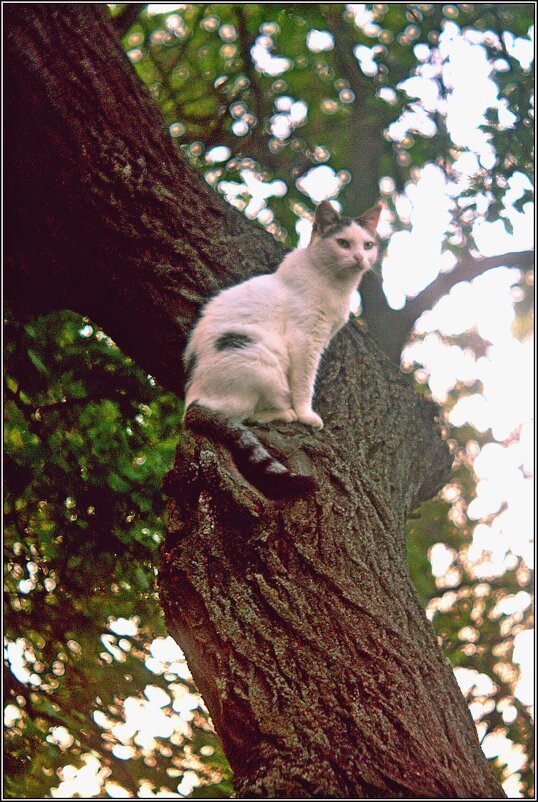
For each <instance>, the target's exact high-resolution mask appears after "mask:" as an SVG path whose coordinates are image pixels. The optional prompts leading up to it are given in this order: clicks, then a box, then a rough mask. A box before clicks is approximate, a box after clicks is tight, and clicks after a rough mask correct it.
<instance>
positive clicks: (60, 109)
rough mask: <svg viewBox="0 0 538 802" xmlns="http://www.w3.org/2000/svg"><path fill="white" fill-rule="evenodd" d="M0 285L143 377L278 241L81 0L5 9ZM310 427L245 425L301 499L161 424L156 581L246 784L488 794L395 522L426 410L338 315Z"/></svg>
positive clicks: (170, 369)
mask: <svg viewBox="0 0 538 802" xmlns="http://www.w3.org/2000/svg"><path fill="white" fill-rule="evenodd" d="M5 22H6V59H5V67H6V80H5V89H6V92H5V97H6V111H7V115H6V131H5V134H6V153H7V156H8V158H7V159H6V195H7V197H8V198H9V203H8V205H7V214H6V226H5V230H6V294H7V298H8V301H10V302H11V303H13V304H15V305H16V306H17V307H18V308H19V309H20V310H21V312H30V313H36V312H44V311H48V310H50V309H54V308H62V307H69V308H72V309H75V310H78V311H80V312H83V313H84V314H87V315H89V316H90V317H92V318H93V319H95V320H96V322H98V323H99V324H100V325H102V326H103V327H104V328H105V329H106V331H107V332H108V333H109V334H110V335H111V336H112V337H113V338H114V339H115V340H116V341H117V342H118V344H119V345H120V346H121V347H122V348H123V350H124V351H125V352H126V353H127V354H130V355H131V356H132V357H133V358H134V359H135V360H136V361H137V362H138V363H139V364H140V365H141V366H142V367H143V368H144V369H145V370H146V371H148V373H150V374H152V375H154V376H155V377H157V378H158V380H159V381H160V383H161V384H162V385H163V386H165V387H167V388H172V389H175V390H176V391H177V392H181V390H182V378H183V377H182V370H181V363H180V355H181V351H182V348H183V345H184V342H185V336H186V332H187V330H188V328H189V327H190V325H191V324H192V320H193V318H194V316H195V315H196V313H197V310H198V309H199V306H200V304H201V302H202V300H203V299H204V298H206V297H207V296H208V295H210V294H212V293H214V292H215V291H216V290H218V289H219V288H221V287H223V286H225V285H227V284H230V283H232V282H234V281H237V280H238V279H239V278H244V277H246V276H249V275H252V274H254V273H256V272H265V271H267V270H270V269H271V268H273V267H274V266H275V265H276V264H278V262H279V261H280V259H281V257H282V249H281V247H280V246H279V245H278V244H277V243H275V242H274V240H273V239H272V238H271V237H270V236H269V235H267V234H266V233H265V232H263V231H262V230H261V229H260V228H258V227H257V226H255V225H253V224H251V223H248V222H247V221H246V220H244V218H243V217H242V216H241V215H239V214H238V213H237V212H235V211H234V210H233V209H231V208H229V207H227V206H226V205H225V204H224V203H223V201H222V200H221V199H220V198H219V197H218V196H217V195H216V194H215V193H213V192H212V191H211V190H210V189H209V187H208V186H207V185H206V184H205V183H204V182H203V180H202V179H201V178H200V177H199V176H198V175H197V174H196V173H195V172H194V170H192V169H191V168H190V167H189V165H188V164H187V163H186V162H185V161H184V160H183V159H182V158H181V157H180V155H179V154H178V152H177V150H176V149H175V148H174V147H173V146H172V144H171V143H170V141H169V138H168V137H167V136H166V134H165V132H164V131H163V130H162V121H161V119H160V117H159V115H158V113H157V112H156V111H155V109H154V108H153V105H152V102H151V100H150V98H149V97H148V95H147V93H146V92H145V90H144V89H143V88H142V87H141V86H140V85H139V83H138V81H137V80H136V77H135V76H134V73H133V71H132V69H131V67H130V66H129V64H128V63H127V60H126V58H125V56H124V55H123V53H122V51H121V49H120V47H119V46H118V43H117V41H116V40H115V36H114V32H113V30H112V26H111V25H110V23H109V21H108V19H107V17H106V13H105V11H104V10H103V9H102V8H100V7H96V6H95V5H92V4H66V5H55V4H35V5H24V4H22V5H21V4H18V5H11V6H7V7H6V13H5ZM315 404H316V408H317V409H318V410H319V412H320V413H321V414H322V416H323V417H324V419H325V424H326V428H325V429H324V430H323V432H321V433H314V432H312V431H311V430H310V429H307V428H306V427H303V426H302V425H290V426H283V425H272V426H270V427H261V426H260V427H258V429H257V431H258V433H259V434H260V437H262V438H263V439H264V441H265V442H267V443H268V444H269V445H270V446H271V447H273V448H275V449H276V450H277V451H279V452H281V453H282V454H283V455H284V459H285V460H286V461H287V462H288V464H290V465H291V466H292V467H298V468H301V469H303V468H304V467H305V466H310V468H311V469H312V470H314V472H315V473H316V475H317V477H318V479H319V483H320V489H319V492H318V493H317V494H316V495H315V496H312V497H308V498H302V499H298V500H295V501H294V502H293V503H291V502H288V503H286V502H284V501H268V500H267V499H265V498H264V497H263V496H262V495H260V493H258V492H257V491H256V490H254V488H253V487H252V486H250V485H249V484H248V483H247V482H246V481H245V480H244V479H243V477H242V476H241V475H240V474H239V473H238V472H237V470H236V468H235V466H234V464H233V461H232V459H231V457H230V455H229V454H228V453H227V452H226V450H225V449H224V448H221V447H219V446H218V445H215V444H213V443H211V442H209V441H208V440H206V439H205V438H203V437H198V436H197V437H196V438H191V437H188V438H186V439H184V440H183V441H182V443H180V446H179V448H178V452H177V458H176V467H175V470H174V472H173V473H172V474H171V477H170V480H169V482H168V486H169V492H170V493H171V494H173V498H172V500H171V501H170V509H169V532H168V538H167V542H166V544H165V546H164V548H163V552H162V561H161V570H160V580H159V581H160V589H161V597H162V602H163V607H164V610H165V614H166V618H167V622H168V626H169V629H170V632H171V634H172V635H173V636H174V637H176V639H177V640H178V643H179V644H180V645H181V646H182V648H183V649H184V651H185V653H186V655H187V658H188V660H189V664H190V667H191V670H192V672H193V675H194V677H195V680H196V682H197V684H198V686H199V688H200V690H201V692H202V694H203V696H204V699H205V701H206V703H207V706H208V708H209V711H210V713H211V716H212V718H213V721H214V722H215V725H216V728H217V730H218V732H219V734H220V736H221V738H222V740H223V742H224V745H225V748H226V752H227V755H228V757H229V759H230V763H231V765H232V768H233V769H234V772H235V777H236V786H237V791H238V794H239V795H240V796H243V797H294V796H297V797H312V796H321V797H342V796H344V797H345V796H355V797H365V798H369V797H462V798H463V797H468V796H470V797H489V798H495V797H500V796H503V793H502V790H501V788H500V786H499V785H498V783H497V782H496V780H495V779H494V778H493V776H492V774H491V772H490V769H489V767H488V764H487V762H486V760H485V758H484V757H483V755H482V752H481V750H480V747H479V745H478V741H477V737H476V732H475V728H474V725H473V722H472V720H471V718H470V716H469V713H468V711H467V708H466V705H465V702H464V700H463V698H462V696H461V694H460V692H459V689H458V687H457V684H456V682H455V679H454V676H453V673H452V671H451V668H450V666H449V665H448V663H447V661H446V660H445V659H444V657H443V656H442V654H441V652H440V650H439V648H438V646H437V643H436V639H435V635H434V633H433V630H432V628H431V626H430V624H429V622H428V621H427V619H426V617H425V614H424V612H423V610H422V609H421V606H420V603H419V601H418V598H417V596H416V593H415V591H414V589H413V587H412V584H411V581H410V579H409V574H408V570H407V565H406V559H405V543H404V536H403V526H404V522H405V517H406V515H407V514H408V513H409V511H410V510H411V509H412V508H413V507H414V506H415V505H416V504H418V503H419V502H420V501H422V500H424V499H426V498H429V497H430V496H431V495H432V494H433V493H435V492H436V491H437V489H438V488H439V487H440V486H441V485H442V484H443V482H444V481H446V478H447V476H448V468H449V456H448V450H447V448H446V446H445V444H443V442H442V440H441V436H440V432H439V430H438V427H437V425H436V423H435V421H434V416H435V408H434V407H433V405H431V404H429V403H428V402H426V401H425V400H424V399H422V398H420V397H419V396H418V395H416V394H415V393H414V391H413V390H412V388H411V386H410V385H409V384H408V382H407V380H406V379H405V378H404V377H402V376H401V375H400V374H399V373H398V371H397V369H396V368H395V367H393V366H392V365H391V364H390V363H389V362H388V360H387V359H386V358H385V357H384V356H383V354H381V352H380V351H379V350H378V349H377V348H376V347H375V345H374V344H373V343H372V341H371V340H370V339H369V337H367V336H366V334H365V333H364V332H363V330H362V329H361V327H359V326H358V325H356V324H349V325H348V326H346V327H345V328H344V329H343V330H342V331H341V332H340V334H339V335H338V337H337V338H336V340H335V341H334V343H333V344H332V346H331V348H330V350H329V352H328V353H327V355H326V356H325V358H324V360H323V364H322V368H321V372H320V376H319V381H318V390H317V396H316V401H315Z"/></svg>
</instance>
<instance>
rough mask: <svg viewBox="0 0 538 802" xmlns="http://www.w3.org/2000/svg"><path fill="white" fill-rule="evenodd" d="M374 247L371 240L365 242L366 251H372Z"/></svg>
mask: <svg viewBox="0 0 538 802" xmlns="http://www.w3.org/2000/svg"><path fill="white" fill-rule="evenodd" d="M373 247H374V243H373V242H371V241H369V242H365V243H364V250H365V251H371V250H372V248H373Z"/></svg>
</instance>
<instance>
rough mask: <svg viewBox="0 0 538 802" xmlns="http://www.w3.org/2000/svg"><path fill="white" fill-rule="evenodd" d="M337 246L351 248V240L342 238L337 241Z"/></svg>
mask: <svg viewBox="0 0 538 802" xmlns="http://www.w3.org/2000/svg"><path fill="white" fill-rule="evenodd" d="M336 243H337V245H340V247H341V248H349V240H347V239H341V238H340V237H339V238H338V239H337V240H336Z"/></svg>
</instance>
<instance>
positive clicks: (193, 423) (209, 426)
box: [184, 401, 318, 498]
mask: <svg viewBox="0 0 538 802" xmlns="http://www.w3.org/2000/svg"><path fill="white" fill-rule="evenodd" d="M184 425H185V428H186V429H190V430H191V431H193V432H197V433H199V434H203V435H206V436H209V437H210V438H212V439H214V440H216V441H218V442H220V443H223V444H224V445H225V446H227V447H228V448H229V449H230V451H231V453H232V456H233V457H234V460H235V463H236V465H237V467H238V469H239V470H240V472H241V473H242V474H243V476H244V477H245V478H246V479H248V481H249V482H250V483H251V484H253V485H254V487H257V488H258V490H261V492H262V493H263V494H264V495H265V496H267V497H268V498H284V497H292V496H294V497H297V496H305V495H307V494H311V493H313V492H314V491H315V490H317V488H318V484H317V482H316V480H315V478H314V477H313V476H307V475H306V474H301V473H294V472H293V471H291V470H290V469H289V468H286V466H285V465H283V464H282V463H281V462H279V461H278V460H277V459H276V458H275V457H273V456H272V455H271V454H270V453H269V451H268V450H267V449H266V448H265V446H264V445H262V443H261V442H260V441H259V440H258V438H257V437H256V435H255V434H254V433H253V432H252V431H251V430H250V429H249V428H248V427H247V426H245V425H244V424H243V423H237V422H235V421H231V420H230V419H229V418H227V417H226V416H225V415H223V414H222V413H221V412H216V411H215V410H213V409H208V408H207V407H204V406H202V405H201V404H198V403H197V402H196V401H194V402H193V403H191V404H190V405H189V408H188V409H187V412H186V414H185V418H184Z"/></svg>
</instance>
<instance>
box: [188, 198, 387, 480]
mask: <svg viewBox="0 0 538 802" xmlns="http://www.w3.org/2000/svg"><path fill="white" fill-rule="evenodd" d="M380 212H381V205H380V204H377V205H376V206H374V207H372V208H371V209H369V210H368V211H367V212H365V213H364V214H362V215H361V216H360V217H358V218H356V219H351V218H349V217H343V216H340V215H339V214H338V212H337V211H336V210H335V209H334V208H333V207H332V206H331V204H330V203H329V201H322V202H321V203H320V204H319V206H318V207H317V209H316V214H315V220H314V227H313V230H312V238H311V241H310V244H309V245H308V247H307V248H297V249H295V250H294V251H291V253H289V254H287V256H286V257H285V258H284V260H283V261H282V263H281V264H280V266H279V267H278V269H277V270H276V272H275V273H272V274H270V275H263V276H257V277H255V278H251V279H249V280H248V281H244V282H243V283H241V284H238V285H236V286H235V287H230V288H229V289H226V290H223V291H222V292H220V293H219V294H218V295H217V296H216V297H215V298H213V299H212V300H211V301H209V303H208V304H207V305H206V306H205V308H204V310H203V312H202V315H201V317H200V319H199V321H198V323H197V324H196V326H195V327H194V329H193V331H192V333H191V336H190V339H189V343H188V345H187V348H186V350H185V355H184V363H185V367H186V371H187V394H186V398H185V407H186V410H188V409H189V407H192V405H194V404H196V406H197V407H198V408H204V409H206V410H211V411H212V412H213V413H214V415H213V416H212V420H213V421H215V420H218V421H219V426H218V428H219V432H217V431H216V429H215V427H214V426H213V427H212V433H213V434H216V435H217V436H218V437H219V439H225V440H227V441H228V444H229V445H230V446H231V448H232V451H233V452H234V453H235V454H236V456H237V450H238V449H241V448H242V447H244V450H245V453H244V454H242V456H243V458H244V459H243V462H244V463H245V461H246V462H248V463H250V465H251V467H252V468H254V463H256V465H257V467H258V468H260V469H261V472H262V473H264V474H265V475H266V474H267V473H269V474H272V475H276V474H279V475H280V476H281V477H282V479H283V480H284V482H282V483H281V484H282V485H284V484H285V477H284V473H286V474H287V475H288V477H293V476H294V475H293V474H291V473H290V472H289V471H288V469H287V468H285V467H284V466H283V465H281V463H279V462H278V461H277V460H274V459H273V458H272V457H271V456H270V455H269V454H268V452H267V451H266V449H265V448H264V447H263V446H262V445H261V443H259V441H258V440H257V438H255V437H253V436H252V433H251V432H249V430H248V429H247V428H246V427H244V426H242V425H241V421H244V420H251V421H255V422H261V423H267V422H269V421H276V420H279V421H286V422H292V421H299V422H300V423H305V424H307V425H308V426H313V427H314V428H316V429H321V428H322V426H323V421H322V419H321V418H320V416H319V415H318V414H317V413H316V412H314V410H313V409H312V397H313V394H314V382H315V379H316V373H317V370H318V366H319V362H320V358H321V355H322V353H323V351H324V350H325V348H326V347H327V345H328V343H329V341H330V340H331V339H332V337H333V336H334V335H335V334H336V332H337V331H338V330H339V329H340V328H341V327H342V326H343V325H344V324H345V323H346V322H347V320H348V318H349V314H350V303H351V296H352V294H353V292H354V291H355V290H356V289H357V287H358V286H359V283H360V280H361V278H362V276H363V275H364V273H365V272H366V271H367V270H370V268H371V267H373V265H374V263H375V261H376V258H377V237H376V233H375V232H376V228H377V224H378V221H379V215H380ZM192 417H193V416H192V415H187V416H186V420H185V423H186V425H187V426H189V422H190V419H191V418H192ZM195 417H196V416H195ZM223 419H224V420H223ZM197 421H198V422H197V423H196V425H194V426H193V425H191V426H190V428H196V429H198V430H202V429H203V428H204V427H203V425H202V423H201V422H200V420H199V419H198V418H197ZM225 421H226V422H225ZM210 428H211V427H210ZM223 428H224V429H227V430H228V434H227V436H226V437H224V436H223V431H222V429H223ZM232 432H235V436H232V434H231V433H232ZM247 433H248V434H249V435H250V437H248V436H247ZM241 439H242V440H243V446H241V444H239V441H240V440H241ZM246 440H248V441H249V444H248V446H246V445H245V441H246ZM232 446H235V448H233V447H232ZM260 449H261V451H260ZM256 451H257V454H256V453H253V452H256ZM247 452H248V453H247ZM262 452H263V454H262ZM277 466H278V467H277ZM250 473H251V474H254V473H256V471H254V470H252V471H250Z"/></svg>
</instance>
